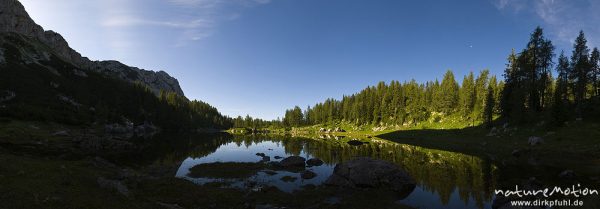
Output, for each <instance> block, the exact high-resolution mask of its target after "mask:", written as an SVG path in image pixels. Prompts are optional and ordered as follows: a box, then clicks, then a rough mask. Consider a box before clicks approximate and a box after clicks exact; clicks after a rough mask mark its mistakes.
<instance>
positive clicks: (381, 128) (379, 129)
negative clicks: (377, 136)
mask: <svg viewBox="0 0 600 209" xmlns="http://www.w3.org/2000/svg"><path fill="white" fill-rule="evenodd" d="M386 129H387V127H385V126H380V127H373V128H372V129H371V130H373V131H375V132H377V131H385V130H386Z"/></svg>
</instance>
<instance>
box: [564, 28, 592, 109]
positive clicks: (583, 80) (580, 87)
mask: <svg viewBox="0 0 600 209" xmlns="http://www.w3.org/2000/svg"><path fill="white" fill-rule="evenodd" d="M590 69H591V68H590V63H589V49H588V47H587V40H586V39H585V34H584V33H583V31H580V32H579V36H577V38H576V39H575V43H574V44H573V54H572V55H571V72H570V76H569V78H570V79H572V80H573V81H574V86H573V94H574V95H575V105H576V113H577V116H578V117H581V116H582V113H581V111H582V108H583V107H582V106H583V100H584V99H585V97H586V88H587V84H588V81H589V75H590Z"/></svg>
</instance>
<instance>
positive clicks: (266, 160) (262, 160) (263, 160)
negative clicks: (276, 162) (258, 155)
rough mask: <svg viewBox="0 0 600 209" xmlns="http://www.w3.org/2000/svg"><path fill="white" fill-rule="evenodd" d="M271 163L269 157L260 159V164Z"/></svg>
mask: <svg viewBox="0 0 600 209" xmlns="http://www.w3.org/2000/svg"><path fill="white" fill-rule="evenodd" d="M269 161H271V157H269V156H263V157H262V159H261V160H260V162H261V163H265V162H269Z"/></svg>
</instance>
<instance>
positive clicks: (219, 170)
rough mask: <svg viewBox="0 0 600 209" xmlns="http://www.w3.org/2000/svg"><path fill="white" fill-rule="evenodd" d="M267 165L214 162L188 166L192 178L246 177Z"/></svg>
mask: <svg viewBox="0 0 600 209" xmlns="http://www.w3.org/2000/svg"><path fill="white" fill-rule="evenodd" d="M266 167H267V165H266V164H263V163H239V162H225V163H222V162H216V163H205V164H199V165H196V166H194V167H192V168H190V173H189V174H188V176H190V177H192V178H198V177H209V178H248V177H251V176H253V175H255V174H256V173H257V172H258V171H261V170H263V169H265V168H266Z"/></svg>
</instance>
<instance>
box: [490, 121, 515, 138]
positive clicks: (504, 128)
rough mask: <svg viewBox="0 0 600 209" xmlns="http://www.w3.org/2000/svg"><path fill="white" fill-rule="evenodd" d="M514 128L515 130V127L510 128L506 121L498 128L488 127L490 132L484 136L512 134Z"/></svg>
mask: <svg viewBox="0 0 600 209" xmlns="http://www.w3.org/2000/svg"><path fill="white" fill-rule="evenodd" d="M516 130H517V128H516V127H514V128H511V127H509V126H508V123H505V124H504V125H502V127H500V128H498V127H493V128H492V129H490V132H489V133H488V134H487V135H486V136H489V137H500V136H503V135H508V136H512V134H513V132H514V131H516Z"/></svg>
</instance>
